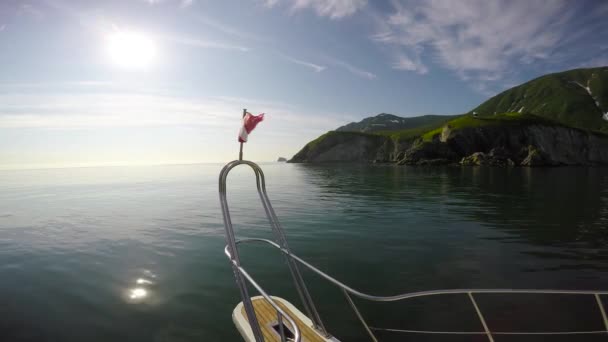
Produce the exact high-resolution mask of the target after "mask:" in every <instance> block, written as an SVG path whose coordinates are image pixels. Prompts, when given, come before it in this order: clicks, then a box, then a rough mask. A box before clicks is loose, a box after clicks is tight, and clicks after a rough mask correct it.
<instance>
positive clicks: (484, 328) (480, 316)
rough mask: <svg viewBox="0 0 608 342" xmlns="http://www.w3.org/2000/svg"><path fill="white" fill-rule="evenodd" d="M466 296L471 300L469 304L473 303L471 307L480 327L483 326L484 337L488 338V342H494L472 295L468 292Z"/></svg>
mask: <svg viewBox="0 0 608 342" xmlns="http://www.w3.org/2000/svg"><path fill="white" fill-rule="evenodd" d="M468 294H469V298H470V299H471V303H473V306H474V307H475V311H477V316H479V320H480V321H481V325H483V330H485V332H486V335H487V336H488V340H489V341H490V342H494V338H493V337H492V333H491V332H490V329H489V328H488V325H487V324H486V320H485V319H484V318H483V315H482V314H481V310H479V306H477V302H475V298H473V293H472V292H468Z"/></svg>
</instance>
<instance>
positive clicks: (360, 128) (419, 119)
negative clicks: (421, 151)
mask: <svg viewBox="0 0 608 342" xmlns="http://www.w3.org/2000/svg"><path fill="white" fill-rule="evenodd" d="M452 118H454V116H451V115H421V116H415V117H409V118H404V117H400V116H397V115H393V114H386V113H382V114H378V115H376V116H371V117H369V118H365V119H363V120H361V121H359V122H351V123H349V124H347V125H344V126H341V127H338V128H337V129H336V131H338V132H364V133H373V132H389V131H390V132H393V131H400V130H411V129H418V128H423V127H433V126H435V125H437V124H442V123H444V122H446V121H448V120H450V119H452Z"/></svg>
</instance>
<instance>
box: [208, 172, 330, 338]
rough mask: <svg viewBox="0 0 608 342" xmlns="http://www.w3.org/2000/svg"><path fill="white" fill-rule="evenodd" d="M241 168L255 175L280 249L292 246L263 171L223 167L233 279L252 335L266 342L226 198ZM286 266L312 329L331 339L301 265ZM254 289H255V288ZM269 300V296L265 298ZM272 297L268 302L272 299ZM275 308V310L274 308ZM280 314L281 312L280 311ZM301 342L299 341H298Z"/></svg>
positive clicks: (222, 193)
mask: <svg viewBox="0 0 608 342" xmlns="http://www.w3.org/2000/svg"><path fill="white" fill-rule="evenodd" d="M239 165H247V166H249V167H251V169H252V170H253V171H254V173H255V179H256V186H257V191H258V195H259V196H260V201H261V202H262V206H263V207H264V211H265V213H266V217H267V218H268V223H269V224H270V227H271V230H272V232H273V235H274V239H275V241H276V243H277V245H278V246H280V247H281V249H283V250H287V251H288V250H289V246H288V244H287V239H286V237H285V233H284V231H283V227H282V226H281V224H280V223H279V220H278V218H277V216H276V214H275V212H274V209H273V208H272V204H270V199H269V198H268V194H267V193H266V181H265V178H264V172H262V169H261V168H260V167H259V166H258V165H257V164H255V163H254V162H251V161H248V160H234V161H232V162H230V163H228V164H226V165H225V166H224V168H223V169H222V171H221V172H220V177H219V195H220V204H221V207H222V215H223V220H224V228H225V231H226V242H227V246H226V248H227V249H226V250H227V252H229V253H228V255H229V258H230V261H231V264H232V269H233V273H234V277H235V280H236V283H237V287H238V288H239V292H240V294H241V299H242V301H243V305H244V307H245V312H246V314H247V318H248V320H249V323H250V325H251V327H252V331H253V335H254V337H255V339H256V342H264V336H263V334H262V331H261V328H260V325H259V321H258V319H257V317H256V314H255V310H254V309H253V304H252V302H251V297H250V296H249V290H248V288H247V283H246V282H245V280H247V281H248V282H249V283H251V284H252V285H253V284H254V283H255V282H254V281H253V279H252V278H251V277H248V276H247V275H246V274H247V273H246V272H244V270H243V269H242V268H241V259H240V256H239V252H238V249H237V247H236V236H235V233H234V228H233V226H232V220H231V217H230V209H229V207H228V200H227V194H226V181H227V178H228V174H229V173H230V171H231V170H232V169H234V168H235V167H237V166H239ZM285 262H286V264H287V266H288V268H289V272H290V274H291V277H292V280H293V282H294V286H295V288H296V291H297V292H298V295H299V297H300V300H301V301H302V305H303V307H304V310H305V312H306V314H307V316H308V317H309V318H310V319H311V320H312V322H313V328H314V329H315V330H317V331H318V332H320V333H321V334H322V335H323V336H326V337H329V336H330V335H329V333H327V330H326V329H325V327H324V325H323V322H322V321H321V316H320V315H319V312H318V311H317V308H316V306H315V304H314V302H313V300H312V297H311V296H310V293H309V291H308V289H307V287H306V283H305V282H304V278H302V274H301V273H300V269H299V267H298V264H297V263H296V262H295V261H294V260H293V259H292V258H288V257H285ZM254 287H256V286H255V285H254ZM256 289H257V290H258V292H260V294H262V295H263V291H260V290H261V288H258V287H256ZM264 297H267V296H264ZM269 298H270V297H268V298H266V299H269ZM269 302H270V303H271V305H273V307H274V306H275V305H276V303H274V302H273V301H272V300H269ZM275 308H276V307H275ZM278 312H279V313H280V311H278ZM281 338H284V336H282V337H281ZM297 341H298V340H297Z"/></svg>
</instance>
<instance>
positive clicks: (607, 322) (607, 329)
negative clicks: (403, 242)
mask: <svg viewBox="0 0 608 342" xmlns="http://www.w3.org/2000/svg"><path fill="white" fill-rule="evenodd" d="M250 242H262V243H266V244H269V245H271V246H272V247H274V248H276V249H278V250H279V251H281V252H282V253H283V254H284V255H285V256H286V257H288V258H292V259H293V260H295V261H297V262H298V263H299V264H301V265H303V266H304V267H306V268H307V269H309V270H310V271H312V272H314V273H316V274H317V275H319V276H320V277H322V278H324V279H325V280H327V281H329V282H330V283H331V284H333V285H335V286H337V287H338V288H340V289H341V290H342V292H343V293H344V295H345V297H346V300H347V302H348V303H349V305H350V307H351V308H352V310H353V312H354V313H355V315H356V316H357V318H358V319H359V321H360V322H361V324H362V325H363V327H364V328H365V330H366V331H367V333H368V335H369V336H370V338H371V340H372V341H374V342H376V341H378V339H377V337H376V336H375V334H374V331H389V332H399V333H413V334H441V335H486V336H487V338H488V340H489V341H491V342H493V341H494V336H498V335H589V334H608V317H607V315H606V310H605V307H604V304H603V303H602V300H601V297H600V296H602V295H608V291H583V290H555V289H547V290H539V289H450V290H432V291H420V292H410V293H403V294H399V295H395V296H374V295H370V294H366V293H363V292H361V291H358V290H355V289H353V288H352V287H350V286H348V285H346V284H344V283H342V282H340V281H339V280H337V279H335V278H333V277H331V276H330V275H328V274H326V273H325V272H323V271H321V270H319V269H318V268H316V267H315V266H313V265H311V264H310V263H308V262H306V261H305V260H303V259H302V258H300V257H298V256H297V255H295V254H294V253H293V252H291V251H289V250H285V249H283V248H281V246H279V245H278V244H276V243H274V242H273V241H271V240H267V239H259V238H247V239H240V240H237V241H236V244H237V245H238V244H242V243H250ZM225 253H226V255H227V256H230V252H229V251H228V249H225ZM243 270H244V269H243ZM476 294H555V295H586V296H593V297H594V298H595V301H596V303H597V306H598V310H599V312H600V315H601V318H602V322H603V324H604V329H603V330H586V331H493V330H491V329H490V327H489V326H488V324H487V322H486V319H485V316H484V315H483V313H482V311H481V309H480V308H479V305H477V301H476V300H475V295H476ZM350 295H353V296H355V297H358V298H361V299H365V300H369V301H374V302H396V301H401V300H405V299H411V298H418V297H429V296H439V295H467V296H468V298H469V300H470V302H471V305H472V306H473V308H474V309H475V312H476V314H477V316H478V319H479V321H480V323H481V325H482V327H483V328H484V331H439V330H409V329H397V328H379V327H370V326H369V325H368V324H367V322H366V321H365V319H364V318H363V316H362V314H361V312H360V311H359V309H358V308H357V306H356V304H355V303H354V301H353V300H352V298H351V296H350Z"/></svg>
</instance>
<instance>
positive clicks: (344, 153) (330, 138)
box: [289, 132, 392, 163]
mask: <svg viewBox="0 0 608 342" xmlns="http://www.w3.org/2000/svg"><path fill="white" fill-rule="evenodd" d="M391 144H392V142H391V140H390V139H389V138H387V137H384V136H379V135H371V134H363V133H354V132H340V133H339V132H329V133H327V134H325V135H323V136H321V137H320V138H318V139H317V140H314V141H311V142H310V143H308V144H307V145H306V146H304V148H303V149H302V150H300V152H298V153H297V154H296V155H295V156H293V158H291V160H289V162H290V163H323V162H369V161H373V160H375V159H376V158H377V155H378V154H381V155H383V154H384V153H385V151H387V150H390V149H391ZM387 159H388V158H387Z"/></svg>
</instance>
